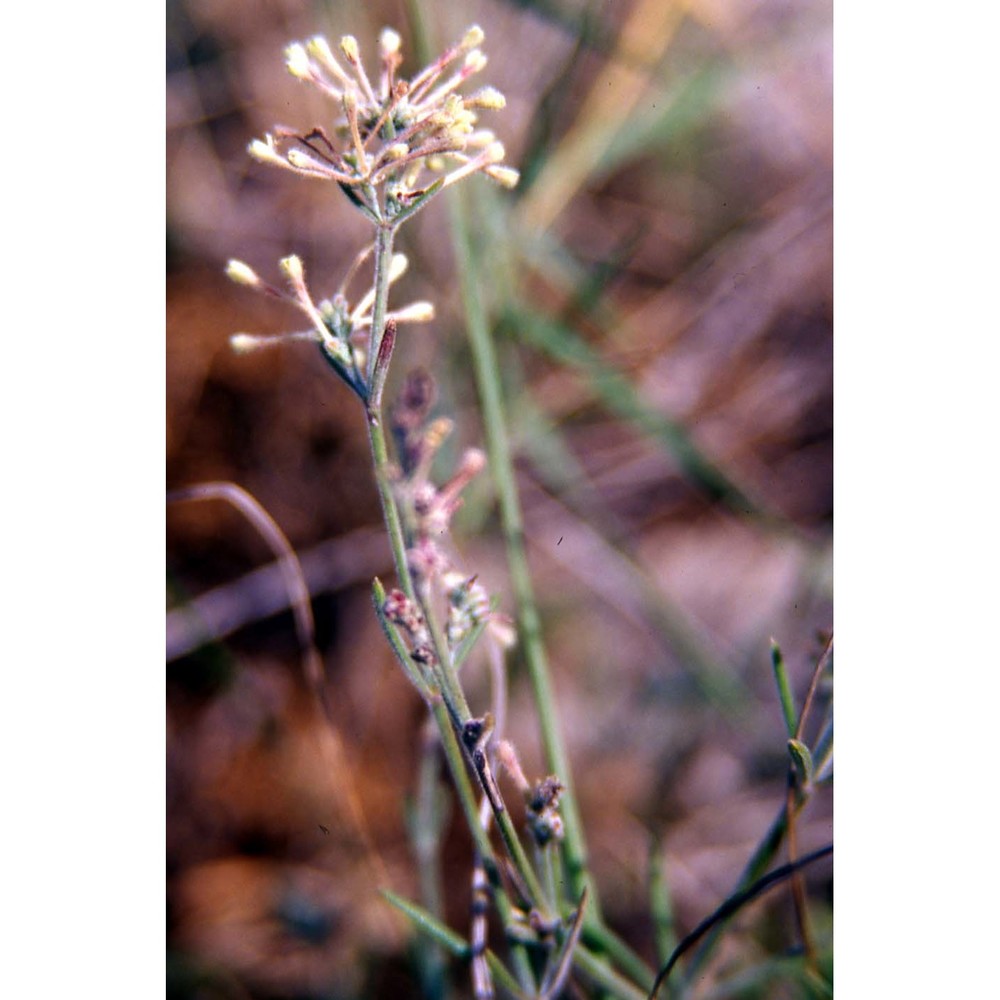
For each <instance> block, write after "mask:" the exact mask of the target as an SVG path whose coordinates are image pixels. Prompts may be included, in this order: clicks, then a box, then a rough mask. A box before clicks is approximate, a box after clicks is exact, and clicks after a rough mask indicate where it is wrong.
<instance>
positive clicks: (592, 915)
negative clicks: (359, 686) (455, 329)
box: [449, 197, 600, 924]
mask: <svg viewBox="0 0 1000 1000" xmlns="http://www.w3.org/2000/svg"><path fill="white" fill-rule="evenodd" d="M449 207H450V216H451V229H452V238H453V242H454V245H455V257H456V262H457V268H458V272H459V282H460V285H461V290H462V302H463V305H464V308H465V319H466V329H467V331H468V337H469V346H470V349H471V353H472V366H473V372H474V374H475V379H476V386H477V389H478V392H479V397H480V401H481V404H482V412H483V430H484V436H485V441H486V453H487V455H488V457H489V463H490V470H491V471H492V474H493V479H494V482H495V483H496V488H497V499H498V503H499V508H500V518H501V522H502V525H503V533H504V541H505V545H506V549H507V562H508V566H509V570H510V580H511V587H512V589H513V591H514V598H515V602H516V604H517V617H518V622H519V624H520V634H521V641H522V644H523V650H524V658H525V663H526V665H527V668H528V675H529V677H530V680H531V686H532V690H533V692H534V698H535V705H536V708H537V712H538V721H539V726H540V729H541V735H542V745H543V747H544V751H545V759H546V763H547V766H548V767H549V768H550V769H551V770H552V771H553V772H554V773H555V774H556V775H558V777H559V780H560V781H561V782H562V784H563V788H564V791H563V795H562V798H561V800H560V812H561V814H562V819H563V826H564V829H565V840H564V842H563V847H564V853H565V857H566V868H567V873H568V875H569V879H570V886H571V892H572V896H573V898H574V899H579V898H580V897H581V896H582V894H583V892H584V890H585V889H586V890H587V891H588V894H589V897H590V901H591V902H590V907H589V912H588V924H589V923H591V922H593V920H595V919H598V918H599V912H600V911H599V906H598V899H597V893H596V888H595V886H594V885H593V884H592V880H591V878H590V875H589V872H588V870H587V848H586V843H585V841H584V835H583V827H582V823H581V821H580V813H579V809H578V807H577V802H576V794H575V792H574V790H573V781H572V775H571V772H570V766H569V757H568V755H567V753H566V749H565V744H564V742H563V738H562V733H561V731H560V728H559V722H558V719H557V716H556V710H555V697H554V694H553V690H552V681H551V679H550V675H549V666H548V659H547V656H546V653H545V647H544V644H543V641H542V632H541V622H540V619H539V615H538V608H537V605H536V602H535V595H534V588H533V586H532V583H531V575H530V572H529V569H528V559H527V554H526V552H525V546H524V526H523V518H522V515H521V504H520V500H519V498H518V494H517V486H516V484H515V480H514V465H513V460H512V458H511V451H510V443H509V441H508V438H507V430H506V427H507V422H506V417H505V414H504V405H503V393H502V391H501V387H500V375H499V364H498V360H497V355H496V351H495V349H494V346H493V341H492V339H491V337H490V331H489V326H488V322H487V317H486V310H485V307H484V305H483V301H482V298H481V296H480V285H479V282H478V281H477V277H478V275H477V273H476V272H477V267H476V265H475V263H474V257H473V249H472V240H471V235H470V231H469V225H468V214H467V212H466V210H465V208H464V206H463V203H462V201H461V199H459V198H457V197H455V198H452V199H451V201H450V205H449Z"/></svg>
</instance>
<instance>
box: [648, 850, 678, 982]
mask: <svg viewBox="0 0 1000 1000" xmlns="http://www.w3.org/2000/svg"><path fill="white" fill-rule="evenodd" d="M649 910H650V916H651V917H652V918H653V936H654V937H655V939H656V957H657V959H658V961H659V964H660V965H661V966H662V965H665V964H666V961H667V959H668V958H670V956H671V955H672V954H673V951H674V949H675V948H676V947H677V934H676V931H675V930H674V907H673V903H672V902H671V899H670V889H669V887H668V886H667V880H666V875H665V873H664V864H663V847H662V845H661V843H660V841H659V838H652V839H651V842H650V845H649Z"/></svg>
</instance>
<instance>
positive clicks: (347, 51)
mask: <svg viewBox="0 0 1000 1000" xmlns="http://www.w3.org/2000/svg"><path fill="white" fill-rule="evenodd" d="M340 51H341V52H343V53H344V58H345V59H346V60H347V61H348V62H349V63H350V64H351V65H352V66H356V65H357V64H358V63H359V62H360V61H361V53H360V52H359V50H358V40H357V39H356V38H355V37H354V35H344V37H343V38H341V40H340Z"/></svg>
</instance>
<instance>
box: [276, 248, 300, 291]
mask: <svg viewBox="0 0 1000 1000" xmlns="http://www.w3.org/2000/svg"><path fill="white" fill-rule="evenodd" d="M278 266H279V267H280V268H281V270H282V271H284V272H285V274H286V275H287V276H288V279H289V280H290V281H292V282H294V283H295V284H296V285H301V284H302V283H303V282H304V281H305V278H306V275H305V269H304V268H303V266H302V259H301V258H300V257H298V256H297V255H296V254H292V255H291V256H289V257H282V258H281V260H279V261H278Z"/></svg>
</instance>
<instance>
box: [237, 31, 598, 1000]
mask: <svg viewBox="0 0 1000 1000" xmlns="http://www.w3.org/2000/svg"><path fill="white" fill-rule="evenodd" d="M482 41H483V32H482V30H481V29H480V28H478V27H473V28H470V29H469V30H468V31H467V32H466V34H465V37H464V38H463V39H462V40H461V41H460V42H459V43H458V44H456V45H454V46H452V47H451V48H449V49H448V50H447V51H446V52H445V53H444V54H443V55H441V56H440V57H439V58H438V59H436V60H434V61H433V62H432V63H430V64H429V65H428V66H426V67H425V68H424V69H422V70H421V71H420V72H418V73H417V74H416V75H415V76H414V77H412V79H410V80H404V79H399V78H398V76H397V74H398V71H399V68H400V66H401V64H402V57H401V55H400V39H399V36H398V35H397V34H396V32H394V31H392V30H390V29H385V30H384V31H383V32H382V34H381V36H380V38H379V73H378V78H377V80H375V81H374V82H373V81H372V79H371V78H370V77H369V75H368V73H367V72H366V70H365V67H364V64H363V62H362V59H361V55H360V52H359V46H358V43H357V41H356V40H355V39H354V38H353V37H351V36H347V37H345V38H343V39H342V40H341V43H340V46H339V57H338V56H337V55H335V54H334V51H333V50H332V49H331V47H330V45H329V44H328V43H327V42H326V40H325V39H323V38H321V37H315V38H312V39H310V40H309V41H308V42H306V43H304V44H303V43H295V44H292V45H291V46H289V47H288V49H287V50H286V57H287V66H288V69H289V71H290V72H291V73H292V75H293V76H295V77H296V78H298V79H299V80H302V81H304V82H306V83H309V84H311V85H313V86H314V87H316V88H318V89H319V90H320V91H321V92H322V93H323V94H324V95H326V96H327V97H328V98H329V99H330V100H331V101H332V102H333V103H334V105H335V108H336V111H335V114H334V117H333V121H332V122H331V123H329V124H328V125H327V127H314V128H312V129H311V130H310V131H307V132H298V131H296V130H294V129H291V128H286V127H277V126H276V127H275V128H274V130H273V131H272V132H271V133H269V134H267V135H265V137H264V138H263V139H256V140H254V141H253V142H252V143H251V144H250V147H249V152H250V154H251V155H252V156H253V157H254V158H255V159H257V160H259V161H260V162H262V163H268V164H272V165H275V166H279V167H281V168H282V169H286V170H289V171H292V172H294V173H296V174H299V175H301V176H303V177H308V178H316V179H320V180H328V181H333V182H334V183H335V184H336V185H337V186H338V187H339V188H340V189H341V190H342V191H343V192H344V194H345V195H346V196H347V198H348V199H349V201H350V202H351V204H353V205H354V206H355V207H356V208H357V209H359V210H360V211H361V212H362V213H363V214H364V215H365V217H366V218H367V219H368V220H369V221H370V222H371V224H372V226H373V228H374V241H373V243H372V244H371V245H370V246H369V247H367V248H365V249H364V250H362V251H361V253H359V254H358V256H357V258H356V260H355V262H354V264H353V265H352V266H351V268H350V269H349V271H348V273H347V275H346V276H345V277H344V279H343V281H342V282H341V284H340V287H339V288H338V290H337V291H336V292H335V293H334V294H333V295H332V296H331V297H329V298H320V299H318V300H317V298H315V297H314V295H313V293H312V292H311V291H310V289H309V285H308V284H307V282H306V276H305V267H304V265H303V263H302V261H301V260H300V258H299V257H297V256H295V255H290V256H287V257H285V258H284V259H282V260H281V262H280V268H281V270H282V272H283V274H284V278H285V287H284V288H279V287H276V286H273V285H270V284H268V283H267V282H265V281H264V280H263V279H262V278H260V277H259V276H258V275H257V273H256V272H255V271H254V270H253V269H252V268H251V267H249V266H248V265H247V264H245V263H243V262H242V261H237V260H231V261H230V262H229V264H228V266H227V273H228V275H229V277H230V278H232V279H233V280H234V281H236V282H238V283H240V284H243V285H247V286H250V287H253V288H256V289H257V290H259V291H261V292H264V293H265V294H268V295H270V296H273V297H277V298H279V299H283V300H285V301H287V302H289V303H290V304H292V305H293V306H295V307H296V308H297V309H298V310H299V311H300V312H301V313H302V314H303V315H304V316H305V317H306V318H307V320H308V323H309V326H308V328H307V329H305V330H301V331H295V332H291V333H288V334H284V335H279V336H276V337H275V336H271V337H261V336H254V335H251V334H246V333H240V334H236V335H234V336H233V337H232V345H233V347H234V348H235V349H236V350H238V351H241V352H244V351H248V350H254V349H256V348H259V347H263V346H267V345H271V344H274V343H276V342H281V341H284V340H296V339H298V340H311V341H313V342H315V343H316V344H318V346H319V348H320V351H321V353H322V356H323V358H324V359H325V360H326V362H327V363H328V364H329V365H330V367H332V368H333V370H334V371H335V372H336V373H337V375H338V376H339V377H340V378H341V380H342V381H344V382H345V383H346V384H347V385H348V386H349V387H350V389H351V390H352V392H353V393H354V394H355V395H356V396H357V397H358V399H359V400H360V401H361V403H362V404H363V406H364V411H365V415H366V417H367V421H366V423H367V427H368V433H369V441H370V445H371V451H372V458H373V465H374V471H375V477H376V481H377V484H378V487H379V493H380V499H381V502H382V509H383V514H384V517H385V523H386V529H387V532H388V534H389V538H390V542H391V544H392V550H393V557H394V563H395V569H396V574H397V582H398V585H397V586H396V587H394V588H392V589H390V590H389V591H388V592H387V591H386V590H385V588H384V587H383V586H382V584H381V583H380V582H379V581H378V580H376V581H375V584H374V595H375V604H376V612H377V614H378V617H379V620H380V622H381V624H382V627H383V629H384V631H385V633H386V636H387V638H388V640H389V644H390V646H391V647H392V649H393V651H394V652H395V654H396V657H397V659H398V661H399V663H400V665H401V667H402V668H403V670H404V671H405V673H406V675H407V677H408V678H409V679H410V681H411V682H412V683H413V685H414V687H415V688H416V689H417V690H418V691H419V693H420V695H421V696H422V697H423V699H424V700H425V702H426V703H427V705H428V708H429V709H430V711H431V713H432V715H433V718H434V720H435V722H436V723H437V727H438V735H439V738H440V742H441V746H442V748H443V750H444V752H445V755H446V758H447V760H448V763H449V766H450V770H451V774H452V778H453V780H454V782H455V787H456V792H457V795H458V799H459V801H460V803H461V805H462V808H463V810H464V812H465V816H466V819H467V822H468V825H469V829H470V832H471V834H472V837H473V841H474V845H475V851H476V863H475V868H474V873H473V881H472V890H473V892H472V895H473V902H474V905H473V922H472V933H471V934H470V939H471V944H470V945H469V948H468V952H467V957H468V958H469V959H470V960H471V963H472V979H473V984H474V992H475V995H476V996H477V998H481V997H487V996H492V995H493V976H491V972H490V969H491V968H493V969H494V971H495V973H496V975H498V976H499V980H500V982H501V983H505V984H507V986H508V988H509V989H510V988H512V984H514V982H515V979H516V984H517V992H518V993H520V994H523V995H538V996H542V995H551V996H554V995H555V992H556V991H557V990H558V989H561V984H562V983H563V982H564V981H565V978H566V976H567V975H568V972H569V970H570V968H571V967H572V966H573V963H574V954H575V953H576V952H577V950H580V951H581V952H582V950H583V946H582V945H581V944H580V932H581V928H582V927H583V918H584V912H585V907H586V893H584V896H583V897H581V898H579V899H569V898H567V896H566V893H565V891H563V892H559V891H558V890H557V888H556V886H557V885H559V884H566V880H565V879H561V878H560V877H559V875H558V872H559V866H560V863H561V862H560V858H559V854H558V847H559V843H560V841H561V839H562V835H563V826H562V822H561V819H560V816H559V812H558V801H559V795H560V793H561V791H562V783H561V782H560V779H559V778H558V777H556V776H554V775H552V776H548V777H546V778H543V779H542V780H541V781H537V782H535V783H534V784H532V783H531V782H529V781H528V780H527V779H526V778H525V776H524V774H523V772H522V770H521V767H520V764H519V763H518V760H517V756H516V754H515V752H514V750H513V747H512V746H511V745H510V744H509V743H508V742H507V741H503V740H500V739H499V738H498V737H499V733H498V729H499V728H501V727H502V719H498V718H496V717H495V716H494V714H493V713H492V712H486V713H484V714H483V715H482V716H479V717H474V716H473V715H472V713H471V712H470V710H469V707H468V704H467V702H466V698H465V695H464V693H463V690H462V685H461V683H460V680H459V673H458V671H459V668H460V667H461V666H462V664H463V662H464V661H465V659H466V658H467V656H468V655H469V653H470V651H471V650H472V648H473V646H474V645H476V644H477V643H478V642H480V641H483V642H485V643H487V644H488V645H489V646H490V648H491V650H492V655H493V656H494V658H496V657H502V650H503V649H505V648H507V647H509V646H510V645H512V644H513V642H514V641H515V630H514V628H513V627H512V623H511V622H510V621H509V619H507V618H505V617H504V616H503V615H501V614H499V613H498V611H497V610H496V606H495V602H494V601H493V600H491V598H490V596H489V594H488V592H487V591H486V589H485V588H484V586H483V584H482V583H481V582H480V580H479V579H478V577H477V576H476V575H470V574H468V573H466V572H463V571H462V570H461V569H459V568H458V567H457V566H456V565H454V563H453V560H452V558H451V557H450V555H449V551H448V550H449V546H448V542H447V539H448V533H449V530H450V525H451V520H452V516H453V515H454V513H455V511H456V510H457V509H458V507H459V505H460V504H461V493H462V491H463V489H464V488H465V487H466V486H467V484H468V483H469V482H470V481H471V480H472V479H473V477H475V476H476V475H477V474H478V473H479V472H480V471H481V470H482V469H483V468H484V466H485V465H486V458H485V456H484V454H483V453H482V452H481V451H480V450H479V449H476V448H470V449H468V450H466V451H465V452H464V454H463V455H462V456H461V458H460V460H459V463H458V466H457V468H456V470H455V472H454V474H453V475H452V476H451V478H450V479H449V480H448V481H447V482H445V483H443V484H440V485H435V484H434V482H433V481H432V478H431V466H432V462H433V460H434V457H435V454H436V453H437V451H438V449H439V447H440V445H441V443H442V442H443V441H444V440H445V438H446V437H447V435H448V434H449V433H450V432H451V431H452V429H453V428H452V423H451V421H450V420H448V419H447V418H445V417H435V416H433V415H432V410H433V406H434V403H435V389H434V382H433V379H432V378H431V376H430V375H429V374H428V373H426V372H424V371H419V370H418V371H415V372H411V373H410V374H409V375H408V376H407V377H406V379H405V380H404V383H403V386H402V391H401V395H400V398H399V400H398V402H397V403H396V404H395V406H393V407H392V409H391V411H390V413H389V419H388V420H386V419H385V418H384V414H383V404H382V391H383V387H384V385H385V380H386V375H387V373H388V369H389V363H390V360H391V357H392V353H393V347H394V344H395V340H396V336H397V328H398V326H399V325H400V324H403V323H408V322H427V321H429V320H431V319H433V317H434V309H433V306H432V305H431V304H430V303H429V302H423V301H421V302H414V303H411V304H409V305H407V306H403V307H400V308H396V309H390V308H389V306H388V299H389V293H390V289H391V286H392V284H393V283H394V282H395V281H396V280H397V279H398V278H399V277H400V275H402V274H403V272H404V271H405V269H406V266H407V261H406V258H405V257H404V256H403V255H401V254H394V253H393V250H392V244H393V237H394V235H395V232H396V230H397V229H398V228H399V226H400V225H401V224H402V223H403V222H405V221H406V220H407V219H410V218H412V217H413V215H414V214H415V213H416V212H418V211H419V210H420V209H422V208H423V207H425V206H426V205H427V204H428V202H429V201H430V200H431V199H432V198H433V197H434V196H435V195H437V194H438V193H439V192H440V191H442V190H444V189H446V188H448V187H450V186H451V185H453V184H455V183H457V182H458V181H460V180H463V179H465V178H466V177H469V176H471V175H473V174H476V173H482V174H485V175H486V176H487V177H489V178H491V179H492V180H494V181H496V182H498V183H499V184H501V185H503V186H506V187H513V186H514V185H515V184H516V183H517V180H518V174H517V171H516V170H513V169H511V168H510V167H507V166H504V165H503V164H502V160H503V158H504V148H503V146H502V144H501V143H500V142H498V141H497V140H496V138H495V136H494V135H493V133H492V132H490V131H488V130H486V129H483V128H480V127H479V121H478V117H479V113H480V112H481V111H487V110H499V109H502V108H503V107H504V104H505V100H504V97H503V95H502V94H501V93H500V92H499V91H497V90H495V89H494V88H492V87H483V88H480V89H478V90H475V91H473V92H472V93H469V94H463V93H462V88H463V87H464V86H465V84H466V83H467V81H468V80H469V79H470V78H471V77H472V76H473V75H474V74H476V73H478V72H479V71H480V70H482V69H483V67H484V66H485V65H486V57H485V55H484V54H483V53H482V51H481V50H480V48H479V45H480V44H481V42H482ZM369 259H370V261H371V265H372V271H373V276H372V283H371V286H370V287H369V288H368V290H367V291H365V292H364V293H363V294H362V295H361V296H360V297H359V298H358V299H357V300H356V301H355V302H354V303H353V304H352V303H351V301H350V299H349V298H348V286H349V285H350V283H351V282H352V281H353V280H354V279H355V277H356V275H357V274H358V272H359V270H360V269H361V268H362V267H363V266H365V265H366V263H367V262H368V261H369ZM386 425H388V429H389V431H390V437H391V440H392V444H393V453H394V456H395V457H394V458H392V457H390V448H389V439H388V438H387V435H386ZM498 766H499V767H500V768H501V769H502V770H503V771H505V772H506V773H507V774H508V775H509V776H510V779H511V781H512V784H513V786H514V787H515V788H516V789H517V791H518V792H519V793H520V794H521V795H522V796H523V798H524V801H525V805H526V815H527V819H528V833H529V838H528V846H529V849H530V850H531V852H532V854H533V859H529V857H528V853H527V851H526V850H525V846H524V845H523V844H522V842H521V839H520V837H519V835H518V833H517V831H516V830H515V829H514V826H513V823H512V820H511V817H510V813H509V810H508V809H507V808H506V806H505V803H504V799H503V795H502V793H501V790H500V788H499V786H498V783H497V780H496V777H495V771H496V769H497V767H498ZM473 782H475V783H473ZM477 785H478V793H477V792H476V791H475V788H476V786H477ZM493 823H495V824H496V826H497V828H498V830H499V833H500V836H501V840H502V842H503V850H502V851H498V850H496V849H494V846H493V841H492V839H491V836H490V828H491V826H492V824H493ZM543 883H544V884H543ZM484 900H489V901H490V902H491V903H492V905H493V906H494V907H495V908H496V911H497V914H498V916H499V918H500V920H501V922H502V924H503V925H504V928H505V932H506V937H507V939H508V943H509V944H510V962H511V968H512V969H513V975H511V973H510V972H509V971H507V969H506V967H505V966H503V965H499V964H498V960H497V959H496V956H495V955H493V954H492V952H489V951H488V949H487V941H486V937H485V935H486V926H487V925H486V922H485V919H484V917H485V914H484V911H483V906H484ZM408 906H409V908H408V909H407V912H409V913H411V915H412V913H413V912H415V911H416V908H414V907H413V906H412V904H408ZM425 917H426V920H425V921H424V922H423V926H424V929H425V930H426V929H428V928H433V926H434V919H433V916H432V915H430V914H425ZM431 933H433V930H431ZM442 933H444V932H443V931H442ZM594 963H596V965H595V964H594ZM589 967H590V969H591V975H594V972H593V969H594V968H597V969H601V968H603V966H602V965H601V960H599V959H597V958H594V959H593V961H592V962H591V965H590V966H589ZM607 972H608V975H612V973H611V970H610V968H608V970H607ZM597 979H598V980H600V975H597Z"/></svg>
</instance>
